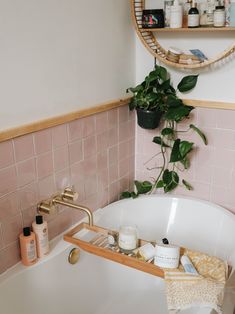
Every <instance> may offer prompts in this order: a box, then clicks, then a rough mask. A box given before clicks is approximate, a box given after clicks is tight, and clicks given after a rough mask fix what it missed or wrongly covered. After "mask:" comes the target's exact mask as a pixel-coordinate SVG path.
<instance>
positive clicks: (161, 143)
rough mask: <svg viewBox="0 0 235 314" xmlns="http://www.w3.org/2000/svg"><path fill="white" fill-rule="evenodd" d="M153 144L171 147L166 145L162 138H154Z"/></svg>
mask: <svg viewBox="0 0 235 314" xmlns="http://www.w3.org/2000/svg"><path fill="white" fill-rule="evenodd" d="M153 142H154V143H155V144H158V145H161V146H162V147H170V146H169V145H167V144H166V143H164V141H163V140H162V138H161V137H160V136H155V137H154V138H153Z"/></svg>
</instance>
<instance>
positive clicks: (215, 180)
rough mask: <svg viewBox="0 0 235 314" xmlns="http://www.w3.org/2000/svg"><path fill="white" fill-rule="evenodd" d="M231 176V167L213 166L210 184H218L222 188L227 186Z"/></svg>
mask: <svg viewBox="0 0 235 314" xmlns="http://www.w3.org/2000/svg"><path fill="white" fill-rule="evenodd" d="M231 177H232V171H231V169H228V168H222V167H213V171H212V185H213V186H220V187H223V188H229V186H230V182H231V179H230V178H231Z"/></svg>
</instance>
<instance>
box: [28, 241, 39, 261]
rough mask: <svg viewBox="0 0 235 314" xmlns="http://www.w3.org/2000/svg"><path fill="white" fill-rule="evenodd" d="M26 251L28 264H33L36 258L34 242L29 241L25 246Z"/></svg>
mask: <svg viewBox="0 0 235 314" xmlns="http://www.w3.org/2000/svg"><path fill="white" fill-rule="evenodd" d="M26 250H27V258H28V260H29V262H33V261H34V260H35V259H36V258H37V255H36V244H35V241H34V240H31V241H30V242H29V243H27V244H26Z"/></svg>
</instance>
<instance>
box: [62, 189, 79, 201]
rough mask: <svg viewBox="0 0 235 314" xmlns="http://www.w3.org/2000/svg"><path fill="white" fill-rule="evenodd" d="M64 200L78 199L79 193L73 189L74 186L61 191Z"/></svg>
mask: <svg viewBox="0 0 235 314" xmlns="http://www.w3.org/2000/svg"><path fill="white" fill-rule="evenodd" d="M61 197H62V199H63V200H67V201H76V200H77V199H78V193H77V192H76V191H74V190H73V188H70V187H68V188H65V189H64V192H62V193H61Z"/></svg>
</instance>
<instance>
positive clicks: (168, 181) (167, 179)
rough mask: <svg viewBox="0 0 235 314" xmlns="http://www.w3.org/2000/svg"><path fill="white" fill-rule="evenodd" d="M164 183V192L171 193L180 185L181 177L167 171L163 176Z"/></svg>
mask: <svg viewBox="0 0 235 314" xmlns="http://www.w3.org/2000/svg"><path fill="white" fill-rule="evenodd" d="M162 179H163V182H164V192H165V193H167V192H170V191H172V190H174V189H175V188H176V187H177V186H178V184H179V176H178V174H177V173H176V172H175V171H169V170H168V169H166V170H165V171H164V173H163V176H162Z"/></svg>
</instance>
